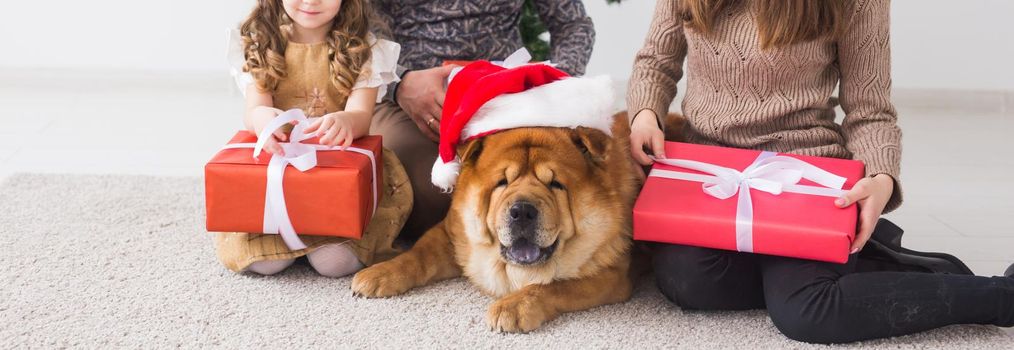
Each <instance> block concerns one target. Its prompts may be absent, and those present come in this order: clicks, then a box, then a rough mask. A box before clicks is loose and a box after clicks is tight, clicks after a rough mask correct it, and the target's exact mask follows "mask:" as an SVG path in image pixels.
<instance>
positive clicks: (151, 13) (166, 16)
mask: <svg viewBox="0 0 1014 350" xmlns="http://www.w3.org/2000/svg"><path fill="white" fill-rule="evenodd" d="M253 3H254V1H253V0H224V1H222V0H216V1H199V0H176V1H143V2H142V1H129V0H101V1H77V0H51V1H46V2H32V1H15V2H8V3H6V4H5V5H4V11H3V12H4V14H6V15H7V16H4V19H3V20H0V69H17V70H21V69H34V68H43V69H85V70H88V69H98V70H146V71H170V72H175V71H189V72H222V69H223V66H224V58H223V56H224V45H225V44H224V42H225V31H226V28H228V27H230V26H233V25H236V24H237V23H238V22H239V21H240V20H242V18H243V17H244V16H245V15H246V13H247V12H248V10H249V8H250V6H252V4H253ZM585 4H586V6H587V8H588V11H589V12H590V13H591V15H592V17H593V18H594V19H595V22H596V26H597V31H598V42H597V43H596V47H595V53H594V55H593V57H592V62H591V64H590V66H589V72H590V73H597V74H603V73H604V74H611V75H613V76H615V77H617V78H618V79H626V77H627V76H628V75H629V73H630V67H631V63H632V59H633V55H634V52H635V51H636V50H637V48H638V47H640V45H641V43H642V41H643V38H644V34H645V33H646V32H647V28H648V24H649V21H650V19H651V12H652V10H653V8H654V5H655V2H654V1H652V0H627V2H625V3H624V4H622V5H614V6H607V5H606V4H605V1H604V0H585ZM892 14H893V23H892V24H893V29H892V31H893V32H892V34H893V43H894V81H895V86H896V87H900V88H947V89H952V88H956V89H971V90H1010V91H1014V21H1008V18H1009V17H1010V16H1011V14H1014V2H1011V1H997V0H964V1H960V2H959V1H953V0H896V1H894V3H893V8H892Z"/></svg>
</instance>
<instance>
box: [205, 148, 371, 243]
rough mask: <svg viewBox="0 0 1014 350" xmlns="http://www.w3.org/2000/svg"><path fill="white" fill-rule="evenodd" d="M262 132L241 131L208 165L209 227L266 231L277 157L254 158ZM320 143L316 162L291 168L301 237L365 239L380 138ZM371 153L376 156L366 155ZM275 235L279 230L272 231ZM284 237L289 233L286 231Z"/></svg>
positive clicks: (287, 197)
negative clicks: (348, 145)
mask: <svg viewBox="0 0 1014 350" xmlns="http://www.w3.org/2000/svg"><path fill="white" fill-rule="evenodd" d="M256 142H257V136H256V135H254V134H252V133H250V132H247V131H240V132H238V133H237V134H236V135H235V136H234V137H233V138H232V140H230V141H229V145H230V146H231V147H236V146H237V145H238V146H240V148H230V147H229V146H227V147H226V148H225V149H222V150H221V151H219V152H218V154H216V155H215V156H214V158H212V159H211V161H209V162H208V164H207V165H206V166H205V167H204V173H205V195H206V205H207V229H208V231H211V232H258V233H259V232H264V229H265V227H266V226H267V224H266V223H265V221H266V220H271V219H270V218H266V213H265V211H266V209H267V208H266V207H265V203H266V202H268V201H267V200H266V193H267V184H268V164H269V162H270V161H271V160H272V155H271V154H268V153H267V152H262V153H261V154H260V156H259V157H258V158H256V159H254V158H253V144H254V143H256ZM316 142H317V140H316V139H307V140H305V141H303V143H304V144H308V145H312V146H315V148H316V150H317V151H316V158H317V161H316V166H315V167H313V168H312V169H309V170H307V171H305V172H303V171H299V170H297V169H296V168H294V167H293V166H286V167H285V168H284V172H283V173H282V177H281V179H282V188H283V189H284V190H283V192H284V206H285V207H286V209H287V210H285V212H286V213H287V214H288V219H289V221H290V222H291V224H292V228H293V229H294V230H295V232H296V233H298V234H300V235H317V236H339V237H348V238H355V239H358V238H361V237H362V236H363V232H364V230H365V229H366V225H367V223H369V221H370V218H371V217H372V215H373V210H374V209H375V208H376V201H377V200H378V198H379V197H378V196H379V194H380V191H381V189H382V179H383V178H384V177H383V166H382V163H381V150H382V146H381V138H380V137H379V136H366V137H362V138H359V139H357V140H356V141H355V142H354V143H353V144H352V147H353V148H355V149H357V150H358V151H359V153H357V152H353V151H341V150H339V149H338V148H337V147H325V146H320V145H313V144H314V143H316ZM370 152H372V155H373V159H371V158H370V157H369V156H367V155H365V154H364V153H370ZM270 233H275V232H270ZM283 236H284V235H283ZM287 242H288V241H287Z"/></svg>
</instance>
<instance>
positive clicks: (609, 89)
mask: <svg viewBox="0 0 1014 350" xmlns="http://www.w3.org/2000/svg"><path fill="white" fill-rule="evenodd" d="M613 98H614V95H613V80H612V79H611V78H610V77H609V76H598V77H591V78H564V79H561V80H559V81H555V82H552V83H549V84H545V85H542V86H537V87H534V88H532V89H529V90H525V91H522V92H519V93H514V94H506V95H501V96H497V97H496V98H494V99H492V100H489V102H486V104H484V105H483V106H482V107H481V108H479V110H478V111H476V112H475V115H473V116H472V118H471V119H470V120H469V121H468V123H467V124H465V127H464V129H463V130H462V131H461V139H462V140H465V139H468V138H470V137H472V136H476V135H481V134H485V133H488V132H491V131H496V130H507V129H514V128H524V127H558V128H577V127H579V126H583V127H587V128H592V129H597V130H601V131H602V132H604V133H606V135H610V136H611V135H612V131H611V128H612V125H613V114H614V113H615V112H616V111H615V110H614V107H613ZM460 172H461V162H460V160H459V159H458V158H457V157H455V158H454V160H453V161H451V162H449V163H444V162H443V161H442V160H441V159H440V157H437V160H436V163H434V164H433V170H432V172H431V173H430V179H431V181H432V182H433V184H434V185H436V186H437V187H440V188H441V189H443V190H444V191H445V192H451V191H452V190H454V185H455V184H456V183H457V181H458V174H459V173H460Z"/></svg>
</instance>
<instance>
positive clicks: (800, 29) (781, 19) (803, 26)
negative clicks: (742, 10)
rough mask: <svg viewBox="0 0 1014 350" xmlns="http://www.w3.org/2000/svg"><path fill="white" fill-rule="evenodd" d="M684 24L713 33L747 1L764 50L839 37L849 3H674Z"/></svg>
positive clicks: (815, 0)
mask: <svg viewBox="0 0 1014 350" xmlns="http://www.w3.org/2000/svg"><path fill="white" fill-rule="evenodd" d="M673 1H679V9H680V13H681V15H682V16H683V21H684V25H686V26H687V27H688V28H692V29H695V30H698V31H701V32H703V33H705V34H710V33H711V32H712V29H713V28H714V25H715V22H716V21H717V19H718V16H720V15H721V14H722V13H724V12H725V11H726V10H728V9H729V7H731V6H734V5H737V4H740V3H742V2H744V1H745V2H746V3H748V4H746V6H752V8H751V9H752V10H753V13H755V14H756V18H755V20H756V21H757V29H758V33H757V34H758V36H759V39H760V44H761V48H762V49H767V48H771V47H780V46H787V45H792V44H796V43H801V42H807V41H811V40H815V39H818V38H822V37H831V38H837V37H838V36H839V35H841V33H842V32H843V31H844V27H845V23H844V19H843V17H844V12H845V0H673Z"/></svg>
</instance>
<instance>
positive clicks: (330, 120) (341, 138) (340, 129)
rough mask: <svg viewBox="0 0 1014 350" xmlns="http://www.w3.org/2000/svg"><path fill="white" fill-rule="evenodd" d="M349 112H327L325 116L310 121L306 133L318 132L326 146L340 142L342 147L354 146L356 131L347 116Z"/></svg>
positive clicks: (321, 141) (321, 142)
mask: <svg viewBox="0 0 1014 350" xmlns="http://www.w3.org/2000/svg"><path fill="white" fill-rule="evenodd" d="M346 114H348V112H335V113H331V114H325V115H324V116H323V117H320V118H318V119H317V120H315V121H313V123H310V127H308V128H306V130H304V132H306V133H308V134H309V133H316V134H317V137H319V138H320V144H322V145H325V146H332V147H334V146H337V145H339V144H341V145H342V147H348V146H352V141H354V140H355V139H356V135H355V133H354V132H353V131H352V121H351V120H349V118H346V117H347V115H346Z"/></svg>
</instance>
